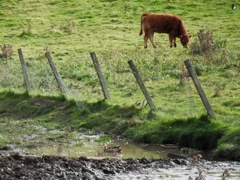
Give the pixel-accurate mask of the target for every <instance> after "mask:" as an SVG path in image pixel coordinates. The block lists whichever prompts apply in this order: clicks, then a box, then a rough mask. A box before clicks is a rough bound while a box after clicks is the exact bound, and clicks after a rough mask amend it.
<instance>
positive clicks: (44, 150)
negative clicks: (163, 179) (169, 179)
mask: <svg viewBox="0 0 240 180" xmlns="http://www.w3.org/2000/svg"><path fill="white" fill-rule="evenodd" d="M97 138H98V137H95V136H93V137H87V138H83V139H82V143H81V145H80V146H74V145H66V144H64V145H62V144H58V145H55V146H53V147H40V148H36V149H33V150H31V153H34V154H41V155H42V154H44V155H59V156H68V157H80V156H85V157H111V156H116V157H122V158H124V159H126V158H134V159H137V158H147V159H153V158H156V159H158V158H161V159H165V158H166V157H167V154H168V153H169V152H173V153H179V150H178V149H164V148H162V147H161V146H160V145H147V144H136V143H133V142H127V141H124V140H117V141H112V142H110V143H108V146H113V145H114V146H121V148H122V153H107V152H104V143H99V142H96V141H95V140H96V139H97Z"/></svg>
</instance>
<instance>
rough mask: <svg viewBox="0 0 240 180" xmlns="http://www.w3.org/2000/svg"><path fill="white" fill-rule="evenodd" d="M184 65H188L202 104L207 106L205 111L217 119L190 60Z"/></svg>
mask: <svg viewBox="0 0 240 180" xmlns="http://www.w3.org/2000/svg"><path fill="white" fill-rule="evenodd" d="M184 63H185V65H186V67H187V69H188V72H189V74H190V75H191V78H192V80H193V82H194V84H195V87H196V88H197V91H198V94H199V96H200V97H201V99H202V102H203V104H204V106H205V109H206V110H207V114H208V115H209V116H210V117H212V118H215V114H214V111H213V110H212V107H211V105H210V103H209V101H208V99H207V97H206V95H205V93H204V91H203V88H202V86H201V84H200V82H199V80H198V77H197V75H196V73H195V71H194V68H193V66H192V64H191V62H190V60H186V61H184Z"/></svg>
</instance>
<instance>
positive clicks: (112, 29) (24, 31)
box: [0, 0, 240, 152]
mask: <svg viewBox="0 0 240 180" xmlns="http://www.w3.org/2000/svg"><path fill="white" fill-rule="evenodd" d="M232 3H235V5H236V7H237V9H236V10H235V11H232V10H231V4H230V3H229V2H228V1H224V0H220V1H215V0H214V1H210V2H209V1H204V0H202V1H197V2H196V1H177V0H176V1H175V0H173V1H163V0H162V1H119V0H109V1H104V0H102V1H101V0H93V1H79V0H50V1H49V0H48V1H47V0H41V1H40V0H38V1H33V0H21V1H17V0H11V1H6V0H2V1H1V3H0V9H1V11H0V27H1V34H0V43H1V44H0V45H2V46H3V44H10V45H11V46H12V53H11V56H10V57H8V58H7V59H6V58H1V60H0V74H1V76H0V90H1V92H5V91H9V90H11V91H13V92H15V93H24V92H25V89H24V85H23V78H22V76H21V67H20V61H19V59H18V55H17V49H18V48H21V49H22V50H23V54H24V57H25V60H26V63H27V68H28V72H29V77H30V81H31V84H32V86H33V90H32V91H31V92H30V94H31V95H33V96H36V95H40V96H53V97H58V96H60V92H59V90H58V88H57V84H56V82H55V80H54V77H53V75H52V73H51V71H50V67H49V65H48V63H47V59H46V58H45V57H44V53H45V50H44V49H46V48H48V50H49V51H50V52H51V54H52V56H53V59H54V60H55V63H56V66H57V69H58V70H59V73H60V76H61V78H62V80H63V82H64V83H65V85H66V87H67V88H68V97H69V99H75V100H77V101H80V102H81V104H84V106H86V107H88V108H89V109H90V110H91V112H92V113H91V115H89V116H86V115H83V116H82V115H81V113H80V114H78V113H76V114H78V115H73V117H74V118H72V117H68V118H67V117H66V119H71V118H72V119H74V120H73V122H72V124H74V125H75V128H83V127H84V128H95V129H97V130H103V129H105V130H107V131H110V129H111V128H112V126H116V125H118V129H117V130H118V132H119V133H120V134H121V133H122V134H124V135H125V136H127V137H131V138H133V139H135V140H138V141H145V142H176V141H181V142H182V145H184V146H185V145H186V146H193V147H200V148H204V146H205V145H204V143H205V144H206V142H205V141H203V142H202V145H201V146H198V145H196V144H197V143H196V142H195V141H196V139H197V138H198V137H199V136H200V135H199V136H198V135H195V136H196V137H195V138H194V131H195V130H196V127H198V126H197V125H199V124H198V123H199V122H198V121H197V120H201V119H202V117H204V116H203V115H205V114H206V112H205V109H204V107H203V105H202V102H201V100H200V98H199V96H198V94H197V92H196V90H195V87H194V85H193V83H192V81H191V79H190V78H188V77H184V78H181V76H182V75H184V74H185V73H186V68H185V66H184V63H183V61H184V60H186V59H190V60H191V61H192V63H193V65H194V67H195V69H196V72H197V73H198V75H199V79H200V81H201V83H202V86H203V89H204V90H205V93H206V95H207V97H208V98H209V101H210V103H211V105H212V107H213V110H214V111H215V113H216V117H217V119H216V120H214V121H213V122H212V121H210V122H208V123H210V124H208V123H207V124H204V123H203V124H201V125H202V127H203V128H206V127H209V128H206V131H207V132H211V128H212V129H214V130H213V132H212V134H211V135H210V134H209V137H213V141H214V142H212V143H213V146H211V145H209V146H208V148H210V147H211V148H215V147H216V146H217V145H216V143H217V142H218V141H217V140H218V139H220V138H221V137H223V136H224V135H225V132H226V136H230V137H231V135H232V136H233V135H234V132H235V131H237V130H236V129H235V128H233V126H239V124H240V123H239V118H240V111H239V108H240V105H239V102H240V95H239V94H240V90H239V89H240V78H239V74H240V53H239V51H238V49H239V48H240V42H239V41H238V40H237V39H238V37H239V35H240V33H239V28H240V24H239V17H240V10H239V9H238V6H239V7H240V4H239V2H238V1H232ZM143 12H154V13H170V14H175V15H178V16H180V17H181V18H182V19H183V21H184V24H185V26H186V27H187V30H188V33H189V34H190V35H192V36H193V37H192V39H191V41H190V47H189V48H188V49H184V48H183V47H182V46H181V44H180V42H179V40H178V41H177V45H178V46H177V48H172V49H170V48H169V41H168V36H167V35H165V34H156V35H155V36H156V44H157V46H158V48H157V49H153V48H152V46H151V44H150V42H149V44H148V49H144V48H143V36H141V37H139V31H140V16H141V14H142V13H143ZM201 29H204V30H205V31H207V30H210V31H211V32H212V33H213V37H214V41H213V42H214V43H215V45H216V46H220V48H219V49H215V50H213V51H210V53H211V58H210V59H208V58H206V57H207V56H206V54H204V52H203V53H192V52H193V50H195V49H194V47H193V44H194V43H195V42H196V43H197V42H198V33H199V31H200V30H201ZM92 51H95V52H96V54H97V57H98V59H99V62H100V65H101V67H102V71H103V73H104V77H105V78H106V81H107V85H108V88H109V91H110V95H111V100H109V101H108V102H102V103H101V100H102V98H103V96H102V93H101V88H100V85H99V83H98V79H97V76H96V72H95V70H94V67H93V64H92V61H91V57H90V54H89V53H90V52H92ZM0 54H1V53H0ZM130 59H132V60H134V62H135V64H136V66H137V68H138V70H139V72H140V74H141V76H142V78H143V80H144V82H145V85H146V87H147V89H148V90H149V93H150V95H151V96H152V98H153V102H154V103H155V105H156V106H157V108H158V110H157V111H155V112H149V107H148V106H146V107H145V108H144V109H142V106H143V104H145V101H144V97H143V95H142V93H141V91H140V89H139V87H138V85H137V84H136V82H135V79H134V76H133V74H132V73H131V70H130V68H129V65H128V63H127V62H128V61H129V60H130ZM11 101H12V99H11ZM99 103H100V104H99ZM105 103H106V104H105ZM2 108H3V109H4V107H2ZM29 108H30V109H31V108H32V107H31V106H29ZM97 108H100V109H101V111H98V110H96V109H97ZM80 111H81V108H80ZM96 111H97V112H96ZM118 111H119V112H123V113H122V114H121V113H120V114H119V112H118ZM102 117H105V118H102ZM15 118H17V117H15ZM45 118H46V119H47V118H49V117H48V116H46V117H45ZM99 119H104V120H103V121H100V122H99ZM149 119H150V120H151V121H149ZM196 119H197V120H196ZM35 120H36V119H35ZM35 120H34V121H35ZM190 120H192V122H193V123H189V121H190ZM78 121H80V122H78ZM175 121H179V122H182V124H185V122H188V123H189V126H188V128H187V129H185V127H184V126H182V125H179V126H174V125H173V124H174V122H175ZM165 122H166V123H165ZM167 122H169V124H168V123H167ZM171 123H173V124H171ZM212 123H213V125H212ZM106 124H108V125H106ZM180 124H181V123H180ZM65 125H66V124H65ZM59 126H60V125H59ZM226 126H227V128H226ZM57 127H58V126H57ZM143 127H144V128H143ZM170 127H174V129H175V130H174V131H170V130H169V131H168V130H167V131H164V130H165V129H169V128H170ZM98 128H99V129H98ZM228 129H231V131H233V132H232V133H227V132H228ZM115 130H116V129H115ZM160 132H162V133H160ZM198 133H199V134H204V133H205V134H207V133H206V132H202V131H201V129H199V131H198ZM0 134H1V133H0ZM187 135H189V136H192V137H193V139H192V140H189V139H188V138H187V137H188V136H187ZM5 136H7V135H5ZM2 139H4V141H5V138H2ZM206 139H207V137H206ZM229 139H230V138H225V139H224V138H223V139H222V140H221V141H219V143H220V144H221V146H219V147H221V148H222V151H221V152H223V149H224V148H223V147H226V148H229V146H227V145H226V144H228V143H230V144H231V143H233V144H234V148H236V146H239V144H240V140H239V139H237V140H234V142H231V141H229ZM0 140H1V137H0ZM194 143H195V145H194ZM214 143H215V144H214ZM234 148H233V149H234ZM234 150H235V149H234Z"/></svg>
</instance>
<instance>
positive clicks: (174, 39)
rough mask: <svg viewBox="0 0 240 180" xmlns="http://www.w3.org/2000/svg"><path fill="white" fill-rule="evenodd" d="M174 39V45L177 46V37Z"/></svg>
mask: <svg viewBox="0 0 240 180" xmlns="http://www.w3.org/2000/svg"><path fill="white" fill-rule="evenodd" d="M173 41H174V47H177V43H176V37H174V38H173Z"/></svg>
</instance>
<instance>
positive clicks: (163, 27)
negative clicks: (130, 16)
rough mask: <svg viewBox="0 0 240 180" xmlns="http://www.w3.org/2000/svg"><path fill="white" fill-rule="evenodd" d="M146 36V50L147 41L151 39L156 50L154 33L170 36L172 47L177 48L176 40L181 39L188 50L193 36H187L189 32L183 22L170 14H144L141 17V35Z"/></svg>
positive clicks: (145, 46)
mask: <svg viewBox="0 0 240 180" xmlns="http://www.w3.org/2000/svg"><path fill="white" fill-rule="evenodd" d="M143 31H144V32H145V35H144V48H147V41H148V39H150V41H151V43H152V45H153V47H154V48H156V45H155V42H154V33H155V32H157V33H167V34H169V41H170V47H172V46H173V42H174V47H176V46H177V44H176V38H177V37H178V38H180V41H181V43H182V45H183V46H184V47H185V48H187V44H188V42H189V39H190V38H191V36H189V35H188V34H187V30H186V28H185V26H184V24H183V21H182V20H181V19H180V18H179V17H177V16H173V15H169V14H151V13H144V14H143V15H142V16H141V30H140V33H139V35H140V36H141V35H142V34H143Z"/></svg>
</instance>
